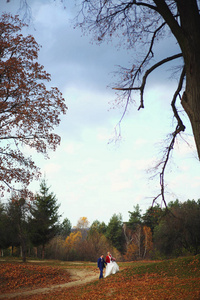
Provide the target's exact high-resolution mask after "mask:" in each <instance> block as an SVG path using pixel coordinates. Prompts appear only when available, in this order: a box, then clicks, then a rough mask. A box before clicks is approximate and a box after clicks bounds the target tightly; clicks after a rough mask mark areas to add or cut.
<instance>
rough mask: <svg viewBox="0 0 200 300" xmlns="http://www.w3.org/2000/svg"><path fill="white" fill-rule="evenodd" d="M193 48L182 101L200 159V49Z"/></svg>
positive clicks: (187, 67)
mask: <svg viewBox="0 0 200 300" xmlns="http://www.w3.org/2000/svg"><path fill="white" fill-rule="evenodd" d="M199 49H200V47H199ZM192 50H193V53H191V52H190V53H189V62H188V63H187V64H186V90H185V92H184V94H183V97H182V101H181V103H182V106H183V108H184V110H185V112H186V113H187V115H188V117H189V119H190V122H191V126H192V130H193V134H194V139H195V143H196V148H197V153H198V157H199V159H200V54H199V53H200V50H195V49H192ZM194 52H195V53H194ZM187 60H188V58H187Z"/></svg>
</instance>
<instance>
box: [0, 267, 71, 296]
mask: <svg viewBox="0 0 200 300" xmlns="http://www.w3.org/2000/svg"><path fill="white" fill-rule="evenodd" d="M69 281H70V276H69V274H68V273H67V272H66V271H65V270H62V269H61V268H56V267H50V266H39V265H33V264H20V263H1V267H0V294H3V293H7V292H10V291H12V292H13V291H16V290H18V289H20V288H36V287H45V286H47V285H53V284H58V283H66V282H69Z"/></svg>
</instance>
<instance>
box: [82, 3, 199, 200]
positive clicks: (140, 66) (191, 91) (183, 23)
mask: <svg viewBox="0 0 200 300" xmlns="http://www.w3.org/2000/svg"><path fill="white" fill-rule="evenodd" d="M81 3H82V5H81V9H80V12H79V14H78V18H77V24H78V25H80V26H81V27H83V28H86V29H87V30H88V28H89V29H90V30H91V31H92V32H93V33H94V34H95V36H96V38H97V40H98V41H100V42H101V41H103V40H105V39H108V38H109V39H112V38H113V36H114V35H117V36H118V37H119V38H120V37H124V38H125V44H126V46H127V47H131V48H136V49H141V48H139V47H138V46H141V45H142V47H143V49H144V50H145V52H144V53H143V55H141V54H140V60H139V61H137V62H133V64H132V66H131V67H130V69H126V75H125V77H124V78H123V80H122V81H121V83H120V84H119V85H118V86H117V87H115V89H116V90H118V91H120V92H121V93H122V94H121V97H122V98H121V99H123V101H124V99H125V109H124V114H125V112H126V110H127V107H128V105H129V104H130V103H131V98H132V92H133V91H137V90H138V91H139V92H140V104H139V105H138V106H139V107H138V110H139V109H141V108H144V90H145V86H146V81H147V78H148V76H149V75H150V74H151V73H152V72H153V71H154V70H156V69H157V68H158V67H159V66H161V65H164V64H166V63H168V62H171V63H172V62H174V64H176V65H177V60H178V65H179V71H178V74H179V75H178V76H179V80H178V84H177V88H176V90H175V91H174V95H173V99H169V103H170V102H171V107H172V113H173V116H174V117H175V118H176V121H177V124H176V127H175V128H174V131H173V133H172V134H171V139H170V142H169V144H168V146H167V147H165V151H164V155H163V158H162V161H161V162H160V163H159V167H160V185H161V193H160V194H159V195H158V197H160V196H161V197H162V200H163V201H164V202H165V195H164V191H165V184H164V175H165V170H166V165H167V162H168V160H169V157H170V155H171V151H172V149H173V146H174V143H175V140H176V138H177V136H178V135H179V134H180V133H181V132H183V131H185V125H184V123H183V121H182V119H181V115H180V113H179V110H178V109H177V107H178V104H180V103H181V105H182V107H183V109H184V110H185V112H186V114H187V115H188V117H189V120H190V123H191V126H192V130H193V134H194V139H195V143H196V149H197V153H198V157H199V158H200V55H199V53H200V16H199V6H200V1H199V0H176V1H175V0H174V1H172V0H145V1H144V0H138V1H137V0H109V1H108V0H82V1H81ZM169 35H171V36H173V37H174V38H175V42H176V43H177V44H178V45H179V49H180V51H179V52H178V53H174V54H173V55H171V56H168V57H163V58H162V59H161V60H157V61H156V63H155V59H156V57H155V55H154V49H155V48H154V47H155V45H156V42H157V41H160V40H161V39H163V38H165V37H166V36H167V37H168V36H169ZM124 114H123V116H124ZM123 116H122V119H123ZM122 119H121V120H122ZM121 120H120V122H121ZM158 197H156V198H155V199H154V201H155V200H156V199H157V198H158Z"/></svg>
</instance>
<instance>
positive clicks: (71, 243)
mask: <svg viewBox="0 0 200 300" xmlns="http://www.w3.org/2000/svg"><path fill="white" fill-rule="evenodd" d="M81 240H82V234H81V232H80V231H75V232H71V233H70V235H69V236H68V237H67V238H66V240H65V248H66V257H67V260H69V258H70V254H71V255H72V258H73V256H74V255H73V254H74V253H75V252H76V248H77V247H78V245H79V243H80V242H81Z"/></svg>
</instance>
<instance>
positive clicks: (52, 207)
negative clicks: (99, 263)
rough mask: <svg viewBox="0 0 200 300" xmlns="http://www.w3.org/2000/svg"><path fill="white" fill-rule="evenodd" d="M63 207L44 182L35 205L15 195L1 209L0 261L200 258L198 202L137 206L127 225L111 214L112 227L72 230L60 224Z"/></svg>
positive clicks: (81, 223) (82, 224)
mask: <svg viewBox="0 0 200 300" xmlns="http://www.w3.org/2000/svg"><path fill="white" fill-rule="evenodd" d="M59 206H60V205H59V203H58V201H57V199H56V196H55V195H54V194H53V193H52V192H50V191H49V187H47V184H46V182H45V180H43V181H42V182H41V185H40V192H39V193H38V194H36V195H35V197H34V200H26V199H24V198H22V197H20V196H19V195H17V194H15V195H14V194H13V195H12V197H11V198H10V200H9V201H8V202H7V204H3V203H0V249H1V256H3V255H5V256H21V257H22V258H23V261H26V258H27V256H28V257H37V258H47V259H48V258H51V259H60V260H66V261H73V260H82V261H83V260H84V261H96V260H97V258H98V256H99V255H101V254H104V255H105V254H106V253H107V251H110V252H111V253H112V255H113V256H114V257H115V258H116V259H117V260H118V261H133V260H142V259H165V258H170V257H178V256H184V255H196V254H199V253H200V236H199V231H200V199H198V200H197V201H195V200H188V201H186V202H183V203H182V202H181V201H179V200H176V201H174V202H170V203H169V204H168V207H167V208H161V207H160V206H159V205H156V206H154V207H153V206H152V207H149V208H148V209H147V210H146V212H145V213H144V214H142V213H141V209H140V207H139V205H136V206H135V207H134V210H133V211H129V220H128V222H123V220H122V216H121V214H113V215H112V216H111V218H110V220H109V222H108V224H105V222H100V221H98V220H95V221H94V222H93V223H92V224H91V225H90V226H89V221H88V219H87V217H86V216H84V217H80V219H79V220H78V221H77V225H76V226H75V227H73V228H72V225H71V222H70V220H69V219H68V218H65V219H64V220H63V221H62V222H60V217H61V216H60V215H59V213H58V210H59Z"/></svg>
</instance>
